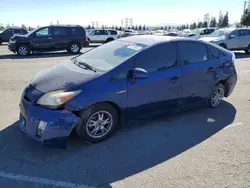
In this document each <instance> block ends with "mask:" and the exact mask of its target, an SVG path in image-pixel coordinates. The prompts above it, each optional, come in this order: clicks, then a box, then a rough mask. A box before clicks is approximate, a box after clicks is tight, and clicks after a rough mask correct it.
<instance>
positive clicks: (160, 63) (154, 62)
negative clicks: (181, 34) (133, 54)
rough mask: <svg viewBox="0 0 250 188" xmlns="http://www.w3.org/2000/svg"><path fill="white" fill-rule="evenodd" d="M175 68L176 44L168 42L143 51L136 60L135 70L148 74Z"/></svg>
mask: <svg viewBox="0 0 250 188" xmlns="http://www.w3.org/2000/svg"><path fill="white" fill-rule="evenodd" d="M176 66H177V43H176V42H170V43H166V44H162V45H159V46H155V47H153V48H151V49H148V50H146V51H143V52H142V53H141V54H140V55H139V57H138V58H137V59H136V68H143V69H145V70H146V71H147V72H148V73H150V72H156V71H164V70H168V69H170V68H173V67H176Z"/></svg>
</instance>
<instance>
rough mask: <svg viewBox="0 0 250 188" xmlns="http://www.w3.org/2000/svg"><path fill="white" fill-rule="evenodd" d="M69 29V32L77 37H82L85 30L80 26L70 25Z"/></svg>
mask: <svg viewBox="0 0 250 188" xmlns="http://www.w3.org/2000/svg"><path fill="white" fill-rule="evenodd" d="M65 29H66V28H65ZM70 30H71V32H70V34H71V35H72V36H77V37H81V36H82V37H83V36H84V35H85V30H84V29H83V28H81V27H72V28H70ZM65 32H66V31H65Z"/></svg>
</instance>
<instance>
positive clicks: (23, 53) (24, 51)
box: [18, 47, 28, 55]
mask: <svg viewBox="0 0 250 188" xmlns="http://www.w3.org/2000/svg"><path fill="white" fill-rule="evenodd" d="M18 52H19V54H21V55H27V53H28V50H27V48H25V47H20V48H19V49H18Z"/></svg>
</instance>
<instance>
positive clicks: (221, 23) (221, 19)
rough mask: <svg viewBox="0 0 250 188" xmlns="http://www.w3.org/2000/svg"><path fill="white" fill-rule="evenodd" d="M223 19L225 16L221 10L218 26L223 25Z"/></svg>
mask: <svg viewBox="0 0 250 188" xmlns="http://www.w3.org/2000/svg"><path fill="white" fill-rule="evenodd" d="M223 20H224V16H223V14H222V13H221V12H220V17H219V21H218V27H219V28H221V27H223Z"/></svg>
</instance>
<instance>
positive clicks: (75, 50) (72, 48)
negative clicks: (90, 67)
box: [68, 42, 81, 54]
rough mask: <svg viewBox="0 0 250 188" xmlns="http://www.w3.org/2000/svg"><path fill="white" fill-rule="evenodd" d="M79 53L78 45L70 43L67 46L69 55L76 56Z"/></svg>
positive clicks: (79, 47)
mask: <svg viewBox="0 0 250 188" xmlns="http://www.w3.org/2000/svg"><path fill="white" fill-rule="evenodd" d="M80 51H81V46H80V45H79V43H75V42H73V43H70V44H69V46H68V52H69V53H71V54H78V53H79V52H80Z"/></svg>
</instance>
